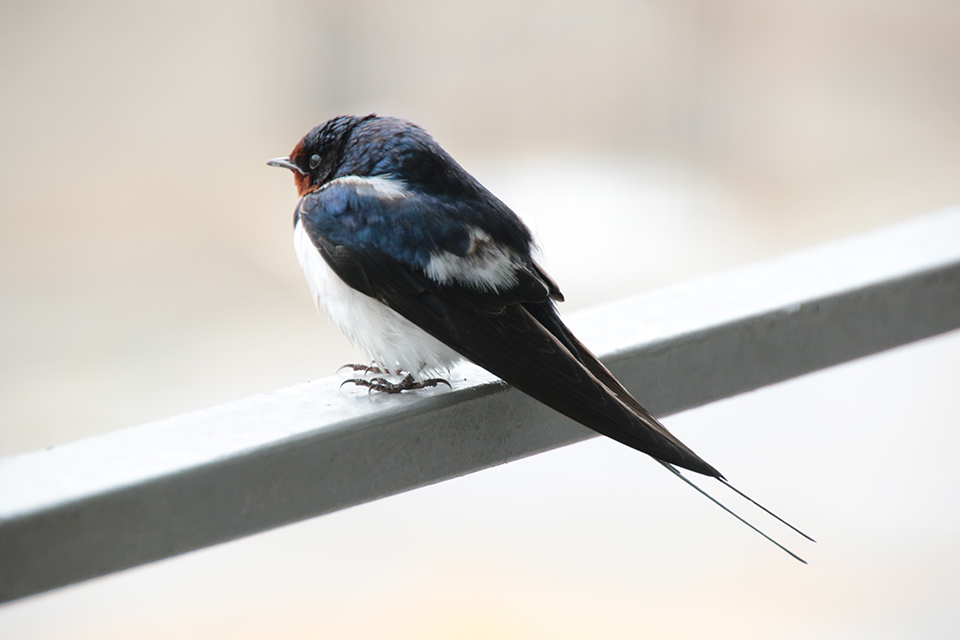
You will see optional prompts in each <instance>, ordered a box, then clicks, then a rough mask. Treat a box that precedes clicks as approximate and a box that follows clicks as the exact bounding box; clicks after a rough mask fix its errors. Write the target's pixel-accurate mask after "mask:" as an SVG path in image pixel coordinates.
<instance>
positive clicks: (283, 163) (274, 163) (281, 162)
mask: <svg viewBox="0 0 960 640" xmlns="http://www.w3.org/2000/svg"><path fill="white" fill-rule="evenodd" d="M267 164H268V165H270V166H271V167H282V168H284V169H290V171H296V172H297V173H299V174H300V175H304V176H305V175H307V172H306V171H304V170H303V169H301V168H300V167H298V166H297V165H295V164H293V163H292V162H290V158H274V159H273V160H267Z"/></svg>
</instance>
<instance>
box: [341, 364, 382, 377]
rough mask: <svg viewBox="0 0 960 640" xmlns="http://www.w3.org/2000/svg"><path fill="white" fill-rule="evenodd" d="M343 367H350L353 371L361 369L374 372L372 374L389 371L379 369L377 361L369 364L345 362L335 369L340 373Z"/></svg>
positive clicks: (365, 371)
mask: <svg viewBox="0 0 960 640" xmlns="http://www.w3.org/2000/svg"><path fill="white" fill-rule="evenodd" d="M344 369H351V370H353V371H363V372H364V373H374V374H377V373H381V374H382V373H390V372H389V371H384V370H383V369H381V368H380V367H379V366H377V363H375V362H374V363H371V364H345V365H343V366H342V367H340V368H339V369H337V373H340V372H341V371H343V370H344Z"/></svg>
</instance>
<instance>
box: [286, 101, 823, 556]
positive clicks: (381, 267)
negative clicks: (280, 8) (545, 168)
mask: <svg viewBox="0 0 960 640" xmlns="http://www.w3.org/2000/svg"><path fill="white" fill-rule="evenodd" d="M267 164H268V165H270V166H274V167H281V168H285V169H289V170H290V171H291V172H292V173H293V178H294V183H295V185H296V188H297V195H298V197H299V201H298V203H297V206H296V209H295V211H294V216H293V224H294V248H295V250H296V254H297V258H298V260H299V262H300V265H301V267H302V269H303V272H304V275H305V277H306V280H307V283H308V285H309V288H310V291H311V294H312V296H313V298H314V301H315V302H316V304H317V305H318V307H322V308H323V309H324V310H325V311H326V313H327V315H328V316H329V318H330V319H331V320H332V321H333V323H334V324H335V325H336V326H337V327H338V328H339V329H340V330H341V331H343V333H345V334H346V335H347V337H348V338H349V339H350V340H351V341H352V342H353V343H354V344H356V345H357V346H359V347H360V348H361V349H363V350H364V351H365V352H366V353H367V355H368V356H369V357H370V358H371V361H372V363H373V364H372V365H370V366H366V365H347V366H350V367H352V368H353V369H354V370H355V371H357V370H360V371H364V372H372V373H373V374H379V373H390V374H398V375H402V376H403V378H402V379H401V380H400V381H399V382H396V383H395V382H390V381H389V380H388V379H387V378H385V377H376V378H372V379H368V378H355V379H352V380H349V381H348V382H353V383H355V384H359V385H363V386H366V387H369V388H370V389H371V390H372V391H383V392H387V393H399V392H403V391H414V390H417V389H421V388H424V387H434V386H437V385H438V384H441V383H445V384H448V385H449V383H448V382H447V381H446V380H445V379H443V378H440V377H436V376H437V375H438V374H439V373H442V372H444V371H449V369H450V367H452V366H453V365H454V364H456V363H457V362H459V361H461V360H463V359H466V360H469V361H471V362H473V363H475V364H477V365H479V366H480V367H483V368H484V369H486V370H488V371H489V372H491V373H492V374H494V375H496V376H498V377H499V378H501V379H502V380H503V381H505V382H506V383H508V384H510V385H512V386H514V387H515V388H517V389H519V390H520V391H521V392H523V393H525V394H527V395H529V396H530V397H532V398H534V399H535V400H537V401H539V402H541V403H543V404H545V405H547V406H548V407H551V408H552V409H554V410H556V411H558V412H559V413H561V414H563V415H565V416H567V417H569V418H571V419H573V420H575V421H576V422H579V423H580V424H582V425H584V426H586V427H589V428H590V429H593V430H594V431H596V432H598V433H600V434H602V435H604V436H607V437H609V438H612V439H613V440H616V441H618V442H620V443H622V444H625V445H627V446H629V447H632V448H634V449H636V450H638V451H641V452H643V453H645V454H647V455H649V456H650V457H652V458H654V459H655V460H656V461H657V462H659V463H660V464H662V465H664V466H665V467H666V468H667V469H669V470H670V471H671V472H673V473H674V474H676V475H677V476H679V477H680V478H681V479H683V480H684V481H685V482H687V483H688V484H690V485H691V486H693V487H694V488H695V489H696V490H697V491H699V492H701V493H703V495H705V496H707V497H708V498H709V499H710V500H712V501H714V502H715V503H716V504H718V505H719V506H720V507H721V508H723V509H725V510H726V511H728V512H729V513H731V514H732V515H733V516H734V517H735V518H737V519H739V520H740V521H741V522H743V523H744V524H746V525H747V526H748V527H750V528H751V529H754V530H755V531H757V532H758V533H760V535H762V536H764V537H765V538H767V539H768V540H770V541H771V542H773V544H776V545H777V546H778V547H780V548H781V549H783V550H784V551H786V552H787V553H789V554H790V555H792V556H793V557H795V558H797V559H798V560H801V561H802V559H800V558H799V556H796V554H794V553H793V552H791V551H789V550H788V549H786V548H785V547H783V546H782V545H780V544H779V543H777V542H776V541H774V540H773V539H772V538H770V537H769V536H767V535H766V534H765V533H763V532H761V531H760V530H759V529H757V528H756V527H754V526H753V525H752V524H750V523H749V522H747V521H746V520H744V519H743V518H741V517H740V516H739V515H737V514H735V513H733V511H731V510H730V509H728V508H727V507H726V506H725V505H723V504H722V503H720V502H719V501H718V500H716V499H715V498H713V497H712V496H711V495H710V494H708V493H707V492H705V491H704V490H703V489H701V488H700V487H699V486H697V485H696V484H694V483H693V482H692V481H691V480H689V479H688V478H687V477H686V476H685V475H683V474H682V473H681V472H680V471H679V469H678V468H680V469H685V470H688V471H691V472H694V473H696V474H701V475H703V476H706V477H708V478H713V479H716V480H718V481H720V482H722V483H724V484H726V485H727V486H729V487H730V488H731V489H733V490H734V491H736V492H737V493H739V494H740V495H742V496H743V497H745V498H747V499H748V500H750V501H751V502H754V501H753V500H752V499H750V498H749V497H747V496H746V495H745V494H743V493H742V492H740V491H739V490H737V489H736V488H735V487H733V486H732V485H730V484H729V483H728V482H727V481H726V478H725V477H724V476H723V475H722V474H721V473H720V472H719V471H718V470H717V469H716V468H714V467H713V466H712V465H711V464H709V463H708V462H706V461H705V460H704V459H703V458H701V457H700V456H698V455H697V454H696V453H694V451H693V450H692V449H690V448H689V447H688V446H687V445H685V444H684V443H683V442H681V441H680V440H679V439H678V438H677V437H676V436H674V435H673V434H672V433H670V432H669V431H668V430H667V429H666V427H664V426H663V424H661V422H660V421H659V420H658V419H657V418H656V417H654V416H653V415H652V414H651V413H650V412H649V411H647V410H646V409H645V408H644V407H643V406H642V405H641V404H640V402H639V401H637V399H636V398H635V397H634V396H633V395H632V394H631V393H630V392H629V391H628V390H627V389H626V388H625V387H624V386H623V385H622V384H621V383H620V382H619V381H618V380H617V379H616V378H615V377H614V375H613V374H612V373H610V371H609V370H608V369H607V368H606V367H605V366H604V365H603V364H602V363H601V362H600V360H599V359H598V358H597V357H596V356H595V355H594V354H593V353H591V352H590V350H589V349H588V348H587V347H586V346H585V345H584V344H583V343H582V342H581V341H580V340H579V339H577V337H576V336H575V335H574V334H573V333H572V332H571V331H570V329H569V328H568V327H567V326H566V325H565V324H564V322H563V321H562V319H561V318H560V315H559V313H558V311H557V307H556V303H557V302H562V301H563V300H564V296H563V294H562V293H561V291H560V288H559V286H558V285H557V283H556V282H555V281H554V280H553V279H552V278H551V277H550V276H549V275H548V274H547V273H546V271H545V270H544V269H543V268H542V267H541V266H540V264H539V263H538V262H537V260H536V259H535V256H536V255H538V253H537V252H538V248H537V245H536V243H535V240H534V237H533V234H532V233H531V231H530V229H529V228H528V227H527V226H526V224H524V222H523V221H522V220H521V219H520V217H519V216H517V215H516V214H515V213H514V212H513V211H512V210H511V209H510V208H509V207H508V206H507V205H506V204H504V203H503V202H502V201H501V200H500V199H498V198H497V197H496V196H495V195H494V194H493V193H491V192H490V191H489V190H487V189H486V188H485V187H484V186H482V185H481V184H480V182H478V181H477V180H476V179H475V178H474V177H473V176H472V175H470V174H469V173H468V172H467V171H466V170H465V169H463V168H462V167H461V166H460V165H459V164H458V163H457V162H456V161H455V160H454V159H453V158H452V157H451V156H450V155H449V154H448V153H447V152H446V151H445V150H444V149H443V148H442V147H441V146H440V145H439V144H438V143H437V142H436V141H435V140H434V139H433V138H432V137H431V136H430V135H429V134H428V133H427V132H426V131H425V130H424V129H422V128H421V127H419V126H417V125H415V124H413V123H411V122H409V121H407V120H404V119H401V118H396V117H387V116H377V115H376V114H370V115H366V116H352V115H343V116H338V117H335V118H332V119H330V120H328V121H327V122H324V123H323V124H320V125H318V126H316V127H314V128H313V129H311V130H310V131H309V132H308V133H307V134H306V135H305V136H304V137H303V138H302V139H301V140H300V141H299V142H298V143H297V144H296V145H295V146H294V148H293V150H292V151H291V152H290V154H289V155H288V156H285V157H279V158H273V159H271V160H269V161H268V162H267ZM754 504H756V503H755V502H754ZM758 506H760V508H762V509H764V510H765V511H767V512H768V513H770V514H771V515H773V517H775V518H777V519H778V520H780V521H781V522H784V523H785V524H787V526H790V527H791V528H794V529H795V530H796V528H795V527H793V526H792V525H789V523H786V522H785V521H783V520H782V519H781V518H779V517H778V516H776V515H775V514H772V513H771V512H770V511H769V510H767V509H766V508H764V507H762V506H761V505H758ZM797 531H798V532H799V530H797ZM800 533H801V535H804V536H805V537H807V538H809V536H806V534H803V533H802V532H800ZM811 540H812V538H811Z"/></svg>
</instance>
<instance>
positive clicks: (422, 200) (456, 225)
mask: <svg viewBox="0 0 960 640" xmlns="http://www.w3.org/2000/svg"><path fill="white" fill-rule="evenodd" d="M345 138H346V139H349V142H350V144H349V145H346V144H345ZM298 151H299V153H298V157H300V158H309V157H310V156H311V155H312V154H318V155H320V156H321V158H322V159H323V162H324V164H326V163H329V164H330V165H331V168H330V169H329V170H328V171H326V172H324V173H326V175H325V176H323V177H322V178H321V179H322V180H324V182H323V183H322V184H319V185H317V186H318V187H322V188H319V189H318V190H315V191H313V192H311V193H307V194H306V195H305V196H304V197H303V200H302V202H301V204H300V206H299V207H298V209H297V216H299V217H301V218H304V223H305V224H307V225H308V226H309V227H310V230H311V231H312V232H314V233H316V234H319V235H322V236H323V237H325V238H327V239H328V240H330V241H331V242H334V243H336V244H342V245H344V246H348V247H364V248H376V249H379V250H380V251H383V252H384V253H385V254H387V255H389V256H390V257H392V258H394V259H395V260H397V261H399V262H402V263H404V264H408V265H411V266H415V267H418V268H420V269H424V268H426V265H427V263H428V262H429V261H430V256H431V253H433V252H436V251H446V252H449V253H452V254H454V255H457V256H463V255H465V254H466V253H467V251H468V249H469V247H470V228H471V227H474V228H478V229H482V230H483V231H484V232H485V233H486V234H487V235H488V236H489V237H490V238H491V239H492V240H493V241H494V242H496V243H499V244H502V245H504V246H506V247H509V248H510V249H511V250H512V252H513V253H514V254H515V255H517V256H518V257H520V259H521V260H523V261H524V262H525V263H526V264H527V265H529V264H531V263H532V259H531V257H530V243H531V240H532V238H531V235H530V232H529V230H528V229H527V228H526V226H524V224H523V223H522V222H521V221H520V220H519V218H517V216H516V215H515V214H514V213H513V212H512V211H511V210H510V209H509V208H508V207H507V206H506V205H505V204H503V203H502V202H501V201H500V200H499V199H497V198H496V196H494V195H493V194H492V193H490V192H489V191H487V190H486V189H485V188H484V187H483V186H482V185H481V184H480V183H479V182H477V180H476V179H474V178H473V177H472V176H471V175H470V174H468V173H467V172H466V171H464V169H463V168H462V167H460V165H459V164H457V162H456V161H455V160H454V159H453V158H451V157H450V156H449V155H448V154H447V153H446V152H445V151H444V150H443V149H442V148H441V147H440V146H439V145H438V144H437V143H436V142H434V140H433V139H432V138H431V137H430V136H429V135H428V134H427V133H426V132H424V131H423V130H422V129H420V128H419V127H417V126H416V125H414V124H411V123H409V122H406V121H404V120H399V119H397V118H370V117H369V116H368V117H367V118H354V117H344V118H336V119H334V120H332V121H330V122H328V123H326V124H325V125H321V126H320V127H317V128H316V129H314V130H313V131H311V132H310V133H309V134H308V135H307V136H306V137H305V138H304V142H303V143H302V148H300V149H298ZM331 156H336V157H335V158H331ZM345 176H359V177H378V176H382V177H384V178H387V179H389V180H392V181H396V182H398V183H399V186H400V187H401V188H402V189H403V192H404V197H400V198H395V197H389V196H387V195H384V194H379V193H377V192H376V191H374V190H371V189H358V188H357V186H356V185H352V184H350V183H336V182H333V183H332V184H331V182H332V181H334V180H336V179H337V178H341V177H345ZM324 185H326V186H324ZM294 223H296V218H295V220H294Z"/></svg>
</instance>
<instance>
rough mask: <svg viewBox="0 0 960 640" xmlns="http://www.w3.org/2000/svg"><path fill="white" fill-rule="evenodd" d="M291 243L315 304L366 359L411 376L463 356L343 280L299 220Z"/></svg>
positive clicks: (432, 371)
mask: <svg viewBox="0 0 960 640" xmlns="http://www.w3.org/2000/svg"><path fill="white" fill-rule="evenodd" d="M293 245H294V248H295V249H296V252H297V258H298V259H299V261H300V266H301V267H302V268H303V273H304V275H305V276H306V279H307V284H308V285H309V286H310V293H311V294H312V295H313V301H314V302H315V303H316V305H317V307H318V308H323V309H324V311H326V313H327V316H328V317H329V318H330V320H331V321H332V322H333V323H334V324H335V325H336V326H337V328H338V329H340V330H341V331H342V332H343V333H344V334H346V336H347V337H348V338H349V339H350V341H351V342H353V343H354V344H355V345H357V346H358V347H360V348H361V349H363V350H364V351H365V352H366V353H367V355H368V356H370V358H372V359H373V360H375V361H377V362H378V363H379V364H381V365H383V366H385V367H388V368H390V369H397V368H399V369H401V370H403V371H406V372H408V373H412V374H413V375H414V376H419V375H421V374H422V375H425V376H431V375H434V374H437V373H441V372H443V371H445V370H447V369H449V368H450V367H451V366H453V365H454V364H456V363H457V362H458V361H460V360H462V359H463V357H462V356H461V355H460V354H459V353H457V352H456V351H454V350H453V349H451V348H450V347H448V346H446V345H445V344H443V343H442V342H440V341H439V340H437V339H436V338H434V337H433V336H431V335H430V334H428V333H426V332H425V331H424V330H423V329H421V328H420V327H418V326H416V325H415V324H413V323H412V322H410V321H409V320H407V319H406V318H404V317H403V316H401V315H400V314H399V313H397V312H396V311H394V310H393V309H391V308H389V307H387V306H386V305H384V304H383V303H381V302H379V301H378V300H375V299H374V298H371V297H370V296H367V295H364V294H362V293H360V292H359V291H357V290H356V289H354V288H353V287H350V286H349V285H347V284H346V283H345V282H343V280H341V279H340V278H339V277H338V276H337V274H335V273H334V272H333V270H332V269H331V268H330V266H329V265H328V264H327V263H326V261H325V260H324V259H323V257H322V256H321V255H320V252H319V251H318V250H317V247H316V246H315V245H314V244H313V241H312V240H311V239H310V236H309V235H308V234H307V233H306V231H304V229H303V225H302V224H301V222H300V221H299V220H298V221H297V226H296V228H295V229H294V233H293Z"/></svg>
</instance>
